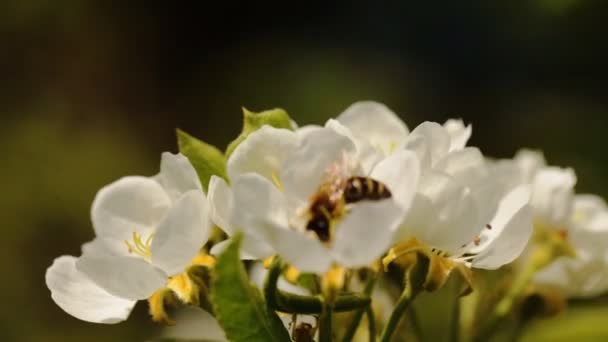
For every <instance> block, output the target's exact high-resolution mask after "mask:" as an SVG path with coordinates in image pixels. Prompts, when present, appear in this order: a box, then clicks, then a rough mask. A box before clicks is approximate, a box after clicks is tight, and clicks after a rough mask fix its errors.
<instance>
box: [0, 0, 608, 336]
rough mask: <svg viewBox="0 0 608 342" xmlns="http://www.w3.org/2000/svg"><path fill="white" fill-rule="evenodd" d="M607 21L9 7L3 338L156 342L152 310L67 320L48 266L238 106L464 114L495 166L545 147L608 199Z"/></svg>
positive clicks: (335, 6)
mask: <svg viewBox="0 0 608 342" xmlns="http://www.w3.org/2000/svg"><path fill="white" fill-rule="evenodd" d="M607 21H608V2H606V1H604V0H527V1H503V2H497V1H496V2H495V1H485V0H479V1H445V2H439V1H387V2H383V5H382V6H381V5H379V4H372V2H366V1H336V2H319V3H309V4H307V5H303V4H301V3H292V2H284V3H283V4H281V5H279V4H271V3H265V4H261V3H260V2H245V3H242V4H238V3H236V2H231V1H226V2H213V3H209V2H203V1H199V2H196V5H188V4H185V3H182V2H169V1H165V2H153V1H130V2H126V1H103V0H93V1H76V0H65V1H62V2H55V1H48V0H28V1H16V0H15V1H13V0H8V1H2V2H0V90H1V91H0V113H1V118H2V120H1V121H0V151H1V155H2V157H3V160H2V162H0V165H1V167H0V179H2V196H0V208H1V209H0V213H1V215H2V226H1V227H0V231H1V233H2V235H1V239H0V241H1V242H0V243H1V247H0V270H1V271H2V277H1V278H0V279H1V282H0V284H1V285H0V293H1V296H2V297H1V298H2V299H1V302H0V303H1V305H2V307H1V308H0V339H1V340H2V341H107V340H112V341H132V340H136V341H137V340H144V339H146V338H148V337H150V336H152V335H153V334H154V329H155V327H154V325H153V324H151V323H150V322H149V320H148V318H147V316H146V305H145V304H144V303H141V304H140V305H138V307H137V310H136V311H135V312H134V314H133V315H132V318H131V319H130V320H129V322H128V323H123V324H119V325H115V326H99V325H94V324H88V323H84V322H80V321H78V320H76V319H74V318H72V317H70V316H69V315H67V314H65V313H63V312H62V311H61V310H60V309H59V308H58V307H57V306H55V305H54V303H53V302H52V300H51V299H50V296H49V291H48V290H47V289H46V286H45V285H44V272H45V269H46V268H47V267H48V266H49V265H50V264H51V263H52V260H53V259H54V258H55V257H57V256H59V255H61V254H74V255H78V254H79V249H80V244H81V243H83V242H85V241H87V240H89V239H90V238H92V236H93V232H92V229H91V225H90V221H89V206H90V203H91V201H92V199H93V197H94V195H95V192H96V191H97V190H98V189H99V188H100V187H101V186H103V185H105V184H107V183H109V182H111V181H113V180H115V179H117V178H118V177H121V176H123V175H129V174H143V175H152V174H154V173H156V172H157V170H158V163H159V155H160V153H161V152H162V151H166V150H170V151H176V145H175V138H174V128H176V127H180V128H182V129H184V130H186V131H188V132H190V133H192V134H193V135H195V136H197V137H200V138H203V139H204V140H206V141H208V142H211V143H213V144H216V145H218V146H220V147H221V148H224V147H225V146H226V144H227V143H228V142H229V141H230V140H231V139H232V138H233V137H234V136H235V135H236V134H237V133H238V132H239V130H240V122H241V113H240V107H241V106H246V107H247V108H249V109H251V110H254V111H255V110H262V109H267V108H273V107H283V108H285V109H286V110H287V111H288V112H289V113H290V114H291V116H292V117H293V118H294V119H295V120H297V121H298V122H299V123H300V124H307V123H322V122H324V121H325V120H326V119H327V118H328V117H330V116H335V115H337V114H338V113H340V112H341V111H342V110H343V109H344V108H346V107H347V106H348V105H349V104H351V103H352V102H354V101H357V100H364V99H373V100H377V101H381V102H384V103H386V104H387V105H388V106H389V107H391V108H392V109H393V110H394V111H395V112H397V113H398V114H399V115H400V116H401V117H402V118H403V119H404V120H405V122H406V123H407V124H408V126H409V127H410V129H412V128H413V127H415V126H416V125H417V124H419V123H420V122H422V121H425V120H434V121H440V122H443V121H444V120H446V119H447V118H449V117H461V118H463V119H464V120H465V121H466V122H471V123H473V127H474V133H473V138H472V139H471V143H472V144H474V145H476V146H479V147H481V149H482V150H483V151H484V152H485V153H487V154H489V155H492V156H496V157H509V156H512V155H513V154H514V152H515V151H516V150H517V149H518V148H520V147H524V146H525V147H533V148H538V149H542V150H544V151H545V155H546V157H547V159H548V160H549V161H550V162H551V163H553V164H557V165H563V166H573V167H575V168H576V171H577V174H578V176H579V182H578V185H577V189H578V190H579V191H583V192H585V191H593V192H595V193H599V194H601V195H604V196H605V195H608V177H607V175H608V154H607V153H606V152H605V148H606V146H607V144H606V142H605V139H606V132H607V131H608V96H607V93H606V90H607V89H606V88H607V85H608V84H607V83H606V82H607V80H608V68H607V67H606V61H607V60H608V53H607V51H606V48H605V46H606V36H607V35H608V25H606V22H607ZM579 319H580V318H579Z"/></svg>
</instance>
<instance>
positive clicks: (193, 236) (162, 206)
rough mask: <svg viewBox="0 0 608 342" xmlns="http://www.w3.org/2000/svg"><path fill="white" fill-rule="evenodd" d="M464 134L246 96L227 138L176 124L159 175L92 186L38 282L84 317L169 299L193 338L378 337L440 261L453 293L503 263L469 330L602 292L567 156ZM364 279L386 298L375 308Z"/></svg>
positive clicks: (164, 305)
mask: <svg viewBox="0 0 608 342" xmlns="http://www.w3.org/2000/svg"><path fill="white" fill-rule="evenodd" d="M471 133H472V127H471V125H468V126H466V125H465V124H464V123H463V122H462V121H461V120H448V121H447V122H445V123H444V124H443V125H441V124H438V123H434V122H424V123H422V124H420V125H419V126H417V127H416V128H415V129H413V130H412V131H411V132H410V131H409V129H408V127H407V126H406V125H405V124H404V123H403V122H402V121H401V120H400V119H399V118H398V117H397V116H396V115H395V114H394V113H393V112H392V111H391V110H390V109H388V108H387V107H386V106H384V105H382V104H379V103H375V102H358V103H355V104H353V105H351V106H350V107H349V108H347V109H346V110H345V111H344V112H343V113H341V114H340V115H339V116H337V117H336V118H335V119H330V120H329V121H327V122H326V123H325V125H323V126H316V125H310V126H303V127H298V126H297V125H296V124H295V123H294V122H293V121H292V120H291V119H290V118H289V117H288V116H287V114H286V113H285V112H284V111H282V110H272V111H266V112H262V113H258V114H255V113H251V112H248V111H246V110H245V125H244V128H243V133H242V134H241V136H239V137H238V138H237V139H236V140H235V141H234V142H233V143H231V144H230V146H229V147H228V149H227V150H226V153H222V152H220V151H219V150H217V149H216V148H214V147H212V146H210V145H207V144H205V143H203V142H202V141H200V140H197V139H195V138H193V137H191V136H189V135H187V134H185V133H183V132H181V131H179V132H178V140H179V141H178V142H179V147H180V153H179V154H171V153H163V154H162V158H161V167H160V173H159V174H158V175H156V176H154V177H149V178H148V177H139V176H130V177H124V178H122V179H120V180H118V181H116V182H114V183H112V184H110V185H108V186H106V187H104V188H102V189H101V190H100V191H99V192H98V194H97V196H96V198H95V200H94V202H93V206H92V211H91V216H92V223H93V228H94V231H95V234H96V238H95V239H94V240H93V241H91V242H89V243H86V244H85V245H83V247H82V255H81V256H80V257H73V256H61V257H59V258H57V259H56V260H55V262H54V263H53V265H52V266H51V267H49V269H48V270H47V273H46V282H47V285H48V287H49V289H50V290H51V295H52V298H53V300H54V301H55V302H56V303H57V305H59V306H60V307H61V308H62V309H63V310H65V311H66V312H67V313H69V314H71V315H73V316H75V317H77V318H79V319H82V320H85V321H89V322H95V323H116V322H120V321H123V320H125V319H126V318H127V317H128V315H129V314H130V312H131V310H132V309H133V307H134V305H135V303H136V302H137V301H138V300H143V299H147V300H148V302H149V307H150V313H151V315H152V318H153V319H154V320H155V321H159V322H164V323H168V324H171V323H174V318H179V317H180V316H179V315H178V314H176V315H175V316H174V317H173V316H172V315H171V314H170V313H168V311H167V310H168V308H173V307H177V306H183V305H187V306H195V307H202V308H203V309H204V310H205V311H201V312H200V313H199V317H201V320H205V321H206V322H207V323H206V325H203V324H202V323H199V324H198V325H195V327H199V329H198V330H199V331H198V333H199V334H198V335H196V336H195V337H197V338H201V339H207V340H209V339H212V340H222V339H229V340H234V341H247V340H276V341H281V340H288V339H293V340H295V341H311V340H317V339H318V340H321V341H331V340H334V339H337V338H340V339H342V340H345V341H349V340H353V339H355V338H362V336H364V337H365V338H366V339H368V340H375V339H376V338H379V339H380V340H382V341H389V340H390V339H391V337H392V336H395V335H396V334H405V333H406V332H404V331H402V330H403V329H404V327H403V324H401V325H400V324H399V323H400V320H401V317H402V316H403V315H404V314H405V310H406V309H407V307H408V305H409V303H411V302H412V301H413V300H414V298H415V297H416V295H417V294H418V293H420V292H423V291H428V292H433V291H435V290H438V289H440V288H442V287H443V286H444V284H445V283H446V281H447V280H448V279H450V278H451V275H452V274H454V275H457V276H458V277H457V278H460V280H458V279H456V280H457V281H459V284H460V285H459V292H460V293H458V294H457V295H465V294H468V293H470V292H471V291H474V290H475V289H476V281H475V277H476V275H475V269H486V270H496V269H498V268H501V267H502V266H505V265H507V264H509V266H507V267H506V268H502V269H507V270H509V271H510V272H511V273H512V274H515V275H516V276H515V277H513V276H508V278H509V279H511V278H514V280H513V281H512V286H511V287H510V288H508V289H507V290H506V291H504V292H505V293H504V294H503V295H502V296H501V297H500V298H499V299H498V300H497V301H496V303H494V304H492V303H485V305H486V306H487V305H490V306H491V305H495V307H496V309H495V310H491V318H492V319H489V320H488V322H489V323H488V324H489V326H488V327H486V329H484V328H483V327H482V328H480V329H478V331H473V332H472V333H471V334H472V336H473V337H474V338H477V339H485V338H488V337H489V336H490V334H491V333H492V331H493V330H494V329H495V328H496V327H498V326H500V324H501V323H502V321H504V320H505V319H506V317H507V316H508V315H510V314H512V313H514V312H516V311H517V308H518V306H517V304H518V303H521V302H522V301H524V300H525V298H526V296H529V295H530V294H531V293H538V294H543V293H545V292H544V291H545V289H548V288H550V289H552V291H553V292H552V294H554V293H555V291H557V292H558V293H559V294H560V296H561V298H567V297H589V296H596V295H599V294H601V293H603V292H604V291H606V290H608V267H607V266H608V264H607V263H608V253H607V252H606V249H605V246H607V245H608V207H607V206H606V204H605V203H604V201H603V200H602V199H600V198H599V197H596V196H593V195H575V194H574V185H575V183H576V177H575V175H574V172H573V171H572V170H571V169H563V168H558V167H553V166H547V165H546V163H545V161H544V157H543V156H542V155H541V154H540V153H538V152H533V151H528V150H522V151H521V152H519V153H518V154H517V155H516V156H515V157H514V158H513V159H508V160H493V159H489V158H486V157H485V156H484V155H483V154H482V153H481V151H480V150H479V149H478V148H476V147H470V146H467V142H468V140H469V137H470V136H471ZM240 260H248V262H247V263H242V262H241V261H240ZM249 260H250V261H249ZM244 265H246V266H247V268H245V267H244ZM262 265H263V266H262ZM247 270H249V276H248V275H247V273H246V271H247ZM453 271H455V272H453ZM456 280H455V281H456ZM250 281H253V282H254V283H257V284H258V287H260V288H261V289H262V291H261V292H260V291H259V290H258V289H257V288H256V287H252V286H251V284H250ZM391 282H392V283H394V284H393V287H397V288H398V289H400V291H401V292H402V294H401V295H400V296H396V297H395V298H392V297H391V296H390V295H389V291H388V290H386V288H387V287H388V286H386V285H387V284H389V283H391ZM374 287H375V288H374ZM372 293H373V295H372ZM379 293H380V296H382V295H383V296H384V298H385V299H386V298H388V302H389V306H394V308H393V309H392V310H391V311H390V312H389V313H386V314H384V315H381V313H380V312H377V311H379V310H375V309H374V308H377V305H375V303H374V301H375V300H376V298H378V294H379ZM391 298H392V301H393V303H392V304H394V305H391V303H390V301H391ZM386 301H387V300H385V302H386ZM455 302H456V303H457V304H456V305H458V301H455ZM337 313H340V315H338V314H337ZM365 313H367V314H368V320H367V324H366V325H364V324H362V322H363V320H362V316H363V315H364V314H365ZM334 314H335V315H334ZM311 317H312V319H311ZM378 317H381V318H380V319H378ZM376 321H379V322H376ZM177 322H178V325H179V319H177ZM376 323H377V324H376ZM376 325H379V327H381V329H378V330H376V327H375V326H376ZM203 326H205V327H206V328H202V327H203ZM364 326H365V327H367V329H365V328H364ZM400 329H401V330H400ZM408 333H409V332H408ZM189 338H191V336H190V337H189Z"/></svg>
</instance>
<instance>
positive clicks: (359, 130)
mask: <svg viewBox="0 0 608 342" xmlns="http://www.w3.org/2000/svg"><path fill="white" fill-rule="evenodd" d="M336 120H338V121H339V122H340V123H341V124H343V125H344V126H346V127H348V128H349V129H350V130H351V131H352V132H353V134H354V136H355V137H356V138H357V139H362V140H364V141H366V142H367V143H368V144H370V145H371V146H373V147H374V148H376V149H377V150H379V151H381V152H382V154H384V155H388V154H390V153H391V152H392V151H393V150H394V149H395V148H396V147H399V146H401V145H402V144H403V142H404V141H405V139H406V137H407V135H408V129H407V126H406V125H405V124H404V123H403V121H401V119H399V117H398V116H397V115H396V114H395V113H393V111H391V110H390V109H389V108H388V107H386V106H385V105H383V104H381V103H378V102H373V101H361V102H355V103H353V104H352V105H350V107H348V108H347V109H346V110H345V111H344V112H342V114H340V115H339V116H338V117H337V118H336Z"/></svg>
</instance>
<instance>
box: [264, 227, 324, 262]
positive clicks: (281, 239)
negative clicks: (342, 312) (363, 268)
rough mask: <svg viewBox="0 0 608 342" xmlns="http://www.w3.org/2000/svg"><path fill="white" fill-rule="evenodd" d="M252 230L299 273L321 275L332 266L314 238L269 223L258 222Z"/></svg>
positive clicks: (321, 246) (321, 245)
mask: <svg viewBox="0 0 608 342" xmlns="http://www.w3.org/2000/svg"><path fill="white" fill-rule="evenodd" d="M254 229H255V231H257V232H259V233H260V235H261V236H263V238H264V240H265V241H267V242H268V243H269V244H270V245H271V246H272V247H273V248H274V249H275V250H276V252H277V254H279V255H280V256H281V257H283V259H285V260H286V261H287V262H288V263H290V264H291V265H293V266H294V267H296V268H297V269H298V270H300V271H301V272H310V273H317V274H321V273H324V272H326V271H327V270H328V269H329V267H330V266H331V264H332V257H331V255H330V253H329V250H328V249H327V248H325V246H323V244H321V242H320V241H319V240H317V239H316V238H313V237H308V236H306V235H305V234H303V233H300V232H297V231H295V230H291V229H284V228H281V227H278V226H276V225H273V224H271V223H263V222H259V223H258V224H256V225H255V226H254Z"/></svg>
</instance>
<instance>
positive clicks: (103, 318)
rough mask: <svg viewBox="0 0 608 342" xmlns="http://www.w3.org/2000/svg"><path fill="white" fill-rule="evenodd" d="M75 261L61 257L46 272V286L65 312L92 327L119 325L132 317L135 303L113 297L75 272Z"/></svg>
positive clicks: (68, 257)
mask: <svg viewBox="0 0 608 342" xmlns="http://www.w3.org/2000/svg"><path fill="white" fill-rule="evenodd" d="M76 260H77V259H76V258H75V257H72V256H61V257H59V258H57V259H55V261H53V265H51V267H49V268H48V269H47V270H46V276H45V280H46V286H47V287H48V288H49V289H50V290H51V297H52V298H53V300H54V301H55V303H57V305H58V306H59V307H60V308H62V309H63V310H64V311H65V312H67V313H69V314H70V315H72V316H74V317H76V318H78V319H81V320H83V321H87V322H92V323H106V324H112V323H118V322H121V321H124V320H126V319H127V317H129V314H130V313H131V310H132V309H133V306H135V303H136V301H135V300H128V299H123V298H120V297H116V296H113V295H111V294H109V293H108V292H106V291H105V290H103V289H102V288H100V287H99V286H97V285H96V284H95V283H93V282H92V281H91V280H89V279H88V278H87V277H86V276H85V275H84V274H82V273H80V272H78V270H76V265H75V263H76Z"/></svg>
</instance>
